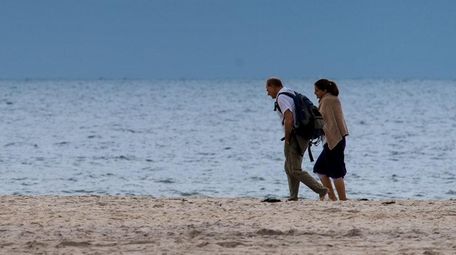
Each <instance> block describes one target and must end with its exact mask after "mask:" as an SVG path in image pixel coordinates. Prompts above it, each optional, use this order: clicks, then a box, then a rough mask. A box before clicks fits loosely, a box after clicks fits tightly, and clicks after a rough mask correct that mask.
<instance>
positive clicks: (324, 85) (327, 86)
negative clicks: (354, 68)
mask: <svg viewBox="0 0 456 255" xmlns="http://www.w3.org/2000/svg"><path fill="white" fill-rule="evenodd" d="M315 87H317V88H318V89H319V90H326V91H327V92H328V93H330V94H331V95H333V96H338V95H339V88H338V87H337V85H336V83H335V82H333V81H330V80H327V79H320V80H318V81H317V82H315Z"/></svg>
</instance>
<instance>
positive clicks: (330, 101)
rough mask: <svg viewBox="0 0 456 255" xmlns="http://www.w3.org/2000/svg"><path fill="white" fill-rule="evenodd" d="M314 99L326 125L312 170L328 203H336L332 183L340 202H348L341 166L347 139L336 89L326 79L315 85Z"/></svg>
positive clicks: (343, 168)
mask: <svg viewBox="0 0 456 255" xmlns="http://www.w3.org/2000/svg"><path fill="white" fill-rule="evenodd" d="M315 95H316V96H317V98H318V99H319V102H320V105H319V110H320V113H321V115H322V116H323V120H324V121H325V126H324V127H323V130H324V132H325V141H326V142H325V144H324V146H323V151H322V152H321V154H320V156H319V157H318V159H317V162H316V163H315V166H314V173H317V174H318V176H319V177H320V180H321V183H322V184H323V185H324V186H325V187H326V188H328V196H329V199H331V200H333V201H335V200H337V198H336V195H335V194H334V189H333V186H332V183H331V179H332V181H333V183H334V186H335V187H336V191H337V195H338V197H339V200H347V196H346V194H345V182H344V177H345V174H346V173H347V170H346V169H345V162H344V150H345V136H347V135H348V129H347V125H346V124H345V119H344V114H343V112H342V106H341V103H340V101H339V98H338V96H339V89H338V88H337V85H336V83H334V82H333V81H330V80H327V79H320V80H318V81H317V82H315Z"/></svg>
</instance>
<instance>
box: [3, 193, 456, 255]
mask: <svg viewBox="0 0 456 255" xmlns="http://www.w3.org/2000/svg"><path fill="white" fill-rule="evenodd" d="M455 240H456V201H455V200H446V201H415V200H404V201H347V202H343V203H341V202H330V201H324V202H320V201H311V200H300V201H297V202H279V203H266V202H261V200H260V199H248V198H234V199H217V198H185V199H182V198H179V199H155V198H152V197H141V196H127V197H123V196H34V197H26V196H0V253H1V254H404V255H405V254H423V255H432V254H456V241H455Z"/></svg>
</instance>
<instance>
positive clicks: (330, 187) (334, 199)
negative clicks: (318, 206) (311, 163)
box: [318, 174, 337, 201]
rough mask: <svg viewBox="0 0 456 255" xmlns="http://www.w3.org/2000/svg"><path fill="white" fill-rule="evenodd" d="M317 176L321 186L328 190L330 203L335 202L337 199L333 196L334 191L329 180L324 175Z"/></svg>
mask: <svg viewBox="0 0 456 255" xmlns="http://www.w3.org/2000/svg"><path fill="white" fill-rule="evenodd" d="M318 176H319V177H320V181H321V183H322V184H323V186H325V187H326V188H327V189H328V197H329V199H331V200H332V201H336V200H337V198H336V195H335V194H334V189H333V186H332V183H331V180H330V179H329V177H328V176H326V175H323V174H319V175H318Z"/></svg>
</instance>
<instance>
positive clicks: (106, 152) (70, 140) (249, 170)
mask: <svg viewBox="0 0 456 255" xmlns="http://www.w3.org/2000/svg"><path fill="white" fill-rule="evenodd" d="M337 82H338V84H339V87H340V92H341V94H340V99H341V101H342V105H343V109H344V112H345V118H346V122H347V125H348V128H349V132H350V135H349V137H348V138H347V148H346V165H347V171H348V173H347V176H346V186H347V193H348V196H349V197H351V198H368V199H389V198H400V199H408V198H410V199H451V198H456V162H455V160H456V148H455V147H456V145H455V144H456V82H455V81H437V80H430V81H426V80H425V81H422V80H404V81H399V80H341V81H337ZM285 83H286V86H288V87H291V88H293V89H295V90H298V91H300V92H302V93H304V94H306V95H308V96H309V97H310V98H311V100H313V102H314V103H315V104H318V101H317V100H316V98H315V96H314V94H313V81H312V80H290V81H285ZM0 118H1V121H0V130H1V133H0V148H1V150H0V194H19V195H41V194H54V195H73V194H74V195H80V194H110V195H131V194H134V195H151V196H155V197H182V196H213V197H259V198H260V197H267V196H274V197H286V196H287V195H288V185H287V178H286V175H285V172H284V170H283V160H284V156H283V142H282V141H281V140H280V139H281V138H282V137H283V130H282V127H281V124H280V121H279V118H278V116H277V114H276V113H275V112H273V100H272V99H271V98H269V97H268V96H267V94H266V91H265V86H264V81H263V80H200V81H186V80H172V81H171V80H169V81H130V80H118V81H109V80H95V81H55V80H54V81H34V80H29V81H0ZM320 151H321V145H320V146H319V147H313V149H312V152H313V154H314V156H315V157H317V156H318V154H319V153H320ZM312 167H313V163H311V162H310V161H309V158H308V156H307V154H306V155H305V157H304V162H303V168H304V169H305V170H307V171H309V172H312ZM312 174H313V173H312ZM314 176H315V175H314ZM300 196H301V197H304V198H308V199H315V197H316V195H315V194H314V193H313V192H311V191H310V190H309V189H308V188H306V187H305V186H304V185H302V186H301V189H300Z"/></svg>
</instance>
